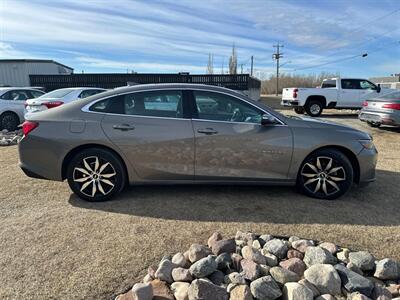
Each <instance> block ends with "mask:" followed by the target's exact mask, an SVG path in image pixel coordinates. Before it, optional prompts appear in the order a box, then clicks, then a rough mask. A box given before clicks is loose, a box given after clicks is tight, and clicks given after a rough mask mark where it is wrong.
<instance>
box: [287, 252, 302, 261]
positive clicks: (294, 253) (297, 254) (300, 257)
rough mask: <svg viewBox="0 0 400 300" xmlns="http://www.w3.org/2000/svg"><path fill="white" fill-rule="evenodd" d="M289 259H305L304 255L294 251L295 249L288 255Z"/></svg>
mask: <svg viewBox="0 0 400 300" xmlns="http://www.w3.org/2000/svg"><path fill="white" fill-rule="evenodd" d="M287 258H288V259H291V258H299V259H301V260H302V259H303V258H304V254H303V253H301V252H300V251H298V250H294V249H290V250H289V251H288V253H287Z"/></svg>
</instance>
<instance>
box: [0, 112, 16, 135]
mask: <svg viewBox="0 0 400 300" xmlns="http://www.w3.org/2000/svg"><path fill="white" fill-rule="evenodd" d="M19 123H20V121H19V118H18V116H17V115H16V114H14V113H12V112H5V113H3V114H2V115H1V116H0V129H7V130H8V131H14V130H17V129H18V125H19Z"/></svg>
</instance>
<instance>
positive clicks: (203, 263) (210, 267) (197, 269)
mask: <svg viewBox="0 0 400 300" xmlns="http://www.w3.org/2000/svg"><path fill="white" fill-rule="evenodd" d="M189 270H190V273H191V274H192V275H193V276H194V277H196V278H202V277H207V276H208V275H211V274H212V273H214V272H215V271H216V270H217V263H216V262H215V258H214V257H213V256H211V255H210V256H207V257H204V258H202V259H200V260H199V261H196V262H195V263H194V264H193V265H191V266H190V269H189Z"/></svg>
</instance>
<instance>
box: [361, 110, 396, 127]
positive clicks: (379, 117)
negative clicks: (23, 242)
mask: <svg viewBox="0 0 400 300" xmlns="http://www.w3.org/2000/svg"><path fill="white" fill-rule="evenodd" d="M358 118H359V119H360V120H361V121H363V122H369V123H374V124H383V125H393V126H400V116H398V115H396V113H381V112H371V111H361V112H360V114H359V115H358Z"/></svg>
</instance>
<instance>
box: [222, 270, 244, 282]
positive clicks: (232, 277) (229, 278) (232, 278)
mask: <svg viewBox="0 0 400 300" xmlns="http://www.w3.org/2000/svg"><path fill="white" fill-rule="evenodd" d="M225 278H226V280H225V283H233V284H246V280H245V278H244V277H243V275H242V274H239V273H238V272H232V273H230V274H228V275H226V277H225Z"/></svg>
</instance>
